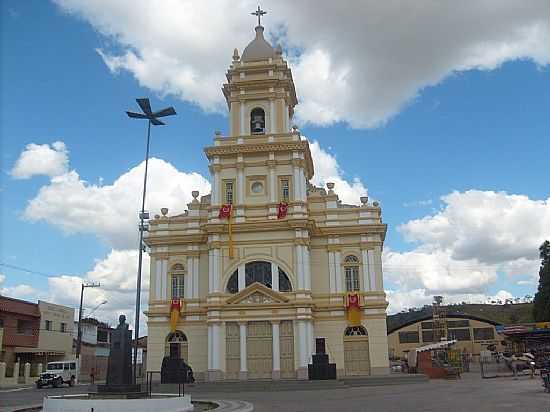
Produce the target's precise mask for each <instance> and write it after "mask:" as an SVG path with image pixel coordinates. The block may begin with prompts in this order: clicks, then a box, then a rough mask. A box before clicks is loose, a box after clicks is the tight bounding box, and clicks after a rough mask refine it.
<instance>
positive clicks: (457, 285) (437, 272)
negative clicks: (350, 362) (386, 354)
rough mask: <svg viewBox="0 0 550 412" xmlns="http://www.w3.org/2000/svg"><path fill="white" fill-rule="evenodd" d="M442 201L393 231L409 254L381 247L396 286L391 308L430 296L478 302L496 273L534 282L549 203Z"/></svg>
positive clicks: (488, 197) (470, 196)
mask: <svg viewBox="0 0 550 412" xmlns="http://www.w3.org/2000/svg"><path fill="white" fill-rule="evenodd" d="M441 201H442V203H443V206H442V208H441V209H440V210H439V211H438V212H436V213H434V214H432V215H428V216H425V217H423V218H421V219H414V220H411V221H409V222H407V223H404V224H403V225H401V226H399V228H398V229H399V231H400V232H401V233H402V234H403V235H404V237H405V239H406V240H408V241H410V242H414V243H415V247H414V248H413V249H412V250H410V251H406V252H397V251H393V250H391V249H390V248H387V247H386V248H385V250H384V254H383V261H384V272H385V276H386V278H387V279H388V280H389V281H391V282H392V283H393V284H394V285H396V287H397V290H396V291H390V292H389V295H390V301H392V300H393V303H392V305H393V307H394V308H403V307H405V306H407V307H411V306H414V305H415V304H420V305H422V304H425V303H429V301H430V299H431V296H432V295H436V294H443V295H445V296H446V297H448V299H450V300H451V301H462V300H466V301H472V299H474V298H475V299H477V300H479V299H480V298H481V297H484V296H487V295H486V293H485V291H486V290H487V288H488V287H490V286H491V285H493V284H494V283H495V282H496V281H497V279H498V275H499V274H503V275H507V276H516V277H518V276H522V277H523V279H521V280H518V281H517V282H516V283H517V284H519V285H528V284H534V283H535V282H536V279H537V276H538V275H537V274H538V267H539V260H538V247H539V246H540V244H541V243H542V242H543V241H544V239H548V238H550V199H548V200H534V199H530V198H529V197H527V196H524V195H514V194H508V193H506V192H493V191H479V190H469V191H466V192H453V193H451V194H449V195H446V196H443V197H442V198H441ZM525 277H527V279H525ZM506 293H509V292H506ZM464 297H468V299H463V298H464ZM508 297H511V296H506V297H505V294H504V292H503V293H501V294H500V295H497V296H496V297H494V298H495V299H494V300H498V299H500V300H505V299H506V298H508ZM489 300H490V299H489Z"/></svg>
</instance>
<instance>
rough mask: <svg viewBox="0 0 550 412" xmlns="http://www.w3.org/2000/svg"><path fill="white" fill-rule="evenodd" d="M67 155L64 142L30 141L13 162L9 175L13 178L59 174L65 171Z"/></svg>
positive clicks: (67, 165) (67, 162)
mask: <svg viewBox="0 0 550 412" xmlns="http://www.w3.org/2000/svg"><path fill="white" fill-rule="evenodd" d="M68 167H69V156H68V151H67V148H66V147H65V143H63V142H59V141H58V142H54V143H52V144H51V145H49V144H35V143H30V144H28V145H27V146H26V147H25V150H23V152H21V154H20V155H19V158H18V159H17V161H16V162H15V165H14V166H13V169H12V170H11V175H12V177H14V178H15V179H30V178H31V177H33V176H39V175H45V176H50V177H54V176H59V175H62V174H64V173H66V172H67V170H68Z"/></svg>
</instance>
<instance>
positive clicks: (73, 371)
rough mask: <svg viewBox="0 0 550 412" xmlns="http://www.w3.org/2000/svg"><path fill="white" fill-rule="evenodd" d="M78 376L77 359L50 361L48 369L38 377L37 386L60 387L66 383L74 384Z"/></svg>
mask: <svg viewBox="0 0 550 412" xmlns="http://www.w3.org/2000/svg"><path fill="white" fill-rule="evenodd" d="M77 376H78V373H77V367H76V360H68V361H59V362H50V363H48V366H47V367H46V370H45V371H44V372H42V373H41V374H40V376H39V377H38V380H37V381H36V387H37V388H42V387H44V386H53V387H54V388H58V387H60V386H61V385H63V384H64V383H66V384H68V385H69V386H73V385H74V384H75V383H76V377H77Z"/></svg>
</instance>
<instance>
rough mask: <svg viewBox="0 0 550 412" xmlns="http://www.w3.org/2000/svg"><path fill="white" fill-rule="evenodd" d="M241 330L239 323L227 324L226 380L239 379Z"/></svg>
mask: <svg viewBox="0 0 550 412" xmlns="http://www.w3.org/2000/svg"><path fill="white" fill-rule="evenodd" d="M240 335H241V334H240V329H239V324H238V323H237V322H227V323H226V324H225V378H226V379H239V371H240V368H241V353H240Z"/></svg>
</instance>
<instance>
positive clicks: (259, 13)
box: [250, 5, 267, 26]
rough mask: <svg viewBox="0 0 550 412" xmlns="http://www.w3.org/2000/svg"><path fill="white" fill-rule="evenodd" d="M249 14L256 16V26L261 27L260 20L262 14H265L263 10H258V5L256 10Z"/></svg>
mask: <svg viewBox="0 0 550 412" xmlns="http://www.w3.org/2000/svg"><path fill="white" fill-rule="evenodd" d="M250 14H252V15H253V16H258V26H261V25H262V24H261V21H260V19H261V18H262V16H263V15H264V14H267V11H263V10H262V9H261V8H260V5H258V10H256V11H253V12H252V13H250Z"/></svg>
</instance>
